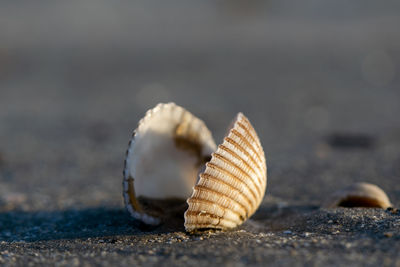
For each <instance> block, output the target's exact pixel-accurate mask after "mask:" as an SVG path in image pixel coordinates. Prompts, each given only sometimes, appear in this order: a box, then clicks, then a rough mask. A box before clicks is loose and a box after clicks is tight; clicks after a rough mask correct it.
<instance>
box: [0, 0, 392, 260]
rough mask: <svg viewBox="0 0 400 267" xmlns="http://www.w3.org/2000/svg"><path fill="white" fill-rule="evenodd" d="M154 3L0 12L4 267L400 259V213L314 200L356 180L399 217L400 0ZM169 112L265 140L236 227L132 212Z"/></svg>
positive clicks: (0, 7)
mask: <svg viewBox="0 0 400 267" xmlns="http://www.w3.org/2000/svg"><path fill="white" fill-rule="evenodd" d="M160 2H161V1H160ZM160 2H155V1H144V2H140V3H139V2H136V3H128V2H126V3H112V4H111V3H108V2H107V1H86V2H79V3H62V4H58V5H57V4H55V3H52V2H49V1H39V2H35V3H31V2H29V1H22V2H19V3H16V2H15V3H14V2H12V1H4V2H2V3H0V36H1V39H0V264H5V265H16V266H30V265H43V264H48V265H59V266H71V265H85V264H86V265H100V266H107V265H118V266H128V265H129V266H131V265H146V266H154V265H166V266H169V265H180V264H183V265H196V266H210V265H221V264H224V265H228V266H242V265H243V266H257V265H258V266H260V265H266V264H268V265H276V266H304V265H307V266H333V265H351V266H382V265H384V266H400V256H399V253H398V251H400V213H399V211H397V210H396V209H394V210H382V209H362V208H351V209H349V208H338V209H323V208H321V207H320V206H321V204H322V203H323V202H324V201H325V200H326V198H327V196H328V195H330V194H331V193H333V192H334V191H336V190H337V189H340V188H343V187H345V186H347V185H350V184H351V183H353V182H359V181H365V182H370V183H373V184H377V185H378V186H380V187H381V188H382V189H383V190H385V192H386V193H387V194H388V195H389V197H390V199H391V201H392V203H393V204H394V207H400V183H399V181H400V123H399V122H400V121H399V114H400V90H399V88H400V79H399V73H400V72H399V71H400V64H399V63H400V32H399V30H398V25H400V16H399V12H400V4H399V3H398V2H397V1H385V3H377V2H375V1H353V2H351V3H349V2H348V1H335V2H334V3H333V2H332V3H329V2H324V3H323V2H317V1H305V2H304V1H303V2H302V3H298V1H286V0H285V1H253V2H251V3H246V2H244V1H237V0H234V1H224V0H222V1H217V2H212V1H203V2H201V3H195V2H187V1H186V2H184V1H168V3H164V2H162V3H160ZM170 101H173V102H176V103H177V104H179V105H181V106H184V107H186V108H188V109H189V110H190V111H191V112H192V113H194V114H195V115H197V116H198V117H200V118H202V119H203V120H204V121H205V122H206V124H207V126H208V127H209V128H210V130H211V131H212V132H213V134H214V137H215V139H216V141H217V142H220V140H222V137H223V135H224V134H225V131H226V128H227V127H228V126H229V124H230V122H231V120H232V119H233V118H234V116H235V115H236V113H237V112H243V113H244V114H245V115H246V116H247V117H248V118H249V119H250V121H251V122H252V124H253V126H254V127H255V129H256V130H257V133H258V135H259V137H260V139H261V142H262V144H263V147H264V150H265V152H266V157H267V165H268V186H267V193H266V197H265V199H264V201H263V203H262V205H261V207H260V208H259V210H258V211H257V213H256V214H255V215H254V216H253V217H252V218H251V219H250V220H248V221H247V222H246V223H245V224H244V225H242V226H241V227H239V228H238V229H235V230H232V231H228V232H205V233H202V234H196V235H190V234H187V233H185V231H184V228H183V218H181V219H177V220H173V221H170V222H168V223H166V224H164V225H161V226H159V227H155V228H152V227H148V226H145V225H143V224H141V223H139V222H137V221H134V220H133V219H131V218H130V216H129V214H128V213H127V212H126V211H125V209H124V207H123V204H122V168H123V161H124V156H125V150H126V148H127V144H128V141H129V138H130V136H131V133H132V131H133V130H134V129H135V127H136V125H137V122H138V120H139V119H140V118H141V117H142V116H143V115H144V113H145V111H146V110H147V109H149V108H152V107H153V106H155V105H156V104H157V103H158V102H170ZM154 164H155V166H157V162H155V163H154Z"/></svg>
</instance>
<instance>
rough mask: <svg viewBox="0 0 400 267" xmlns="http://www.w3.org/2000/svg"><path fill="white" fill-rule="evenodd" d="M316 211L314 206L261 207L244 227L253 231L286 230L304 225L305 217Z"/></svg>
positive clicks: (316, 207) (317, 207) (316, 208)
mask: <svg viewBox="0 0 400 267" xmlns="http://www.w3.org/2000/svg"><path fill="white" fill-rule="evenodd" d="M318 210H319V206H315V205H314V206H313V205H290V206H285V207H280V206H278V205H261V206H260V207H259V209H258V210H257V212H256V213H255V214H254V215H253V216H252V217H251V218H250V220H248V221H247V222H245V224H244V227H246V228H248V229H253V230H255V231H260V230H266V231H272V232H275V231H282V230H287V229H290V228H293V227H299V226H300V225H303V224H305V223H306V218H307V216H309V215H310V214H312V213H315V212H316V211H318Z"/></svg>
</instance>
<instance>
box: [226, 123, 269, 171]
mask: <svg viewBox="0 0 400 267" xmlns="http://www.w3.org/2000/svg"><path fill="white" fill-rule="evenodd" d="M232 135H234V136H236V137H237V138H239V140H240V141H241V142H243V143H245V145H246V147H248V148H249V149H250V150H251V152H252V154H253V155H254V156H253V155H252V159H253V161H255V160H254V157H256V158H257V160H258V162H259V163H256V165H257V166H258V167H259V168H260V169H261V171H262V172H264V171H265V165H264V161H263V160H262V159H261V157H260V155H259V152H258V151H257V150H256V148H254V146H253V145H252V144H250V142H249V141H248V140H247V138H246V137H244V136H243V135H242V134H241V133H240V132H238V131H236V130H235V129H232ZM227 140H232V141H233V142H235V143H236V144H237V145H238V146H239V147H241V149H243V148H242V146H241V145H240V143H239V142H238V141H236V140H235V139H234V138H233V136H228V137H227ZM243 150H245V149H243ZM246 152H247V153H248V154H249V155H251V154H250V153H249V152H248V151H246Z"/></svg>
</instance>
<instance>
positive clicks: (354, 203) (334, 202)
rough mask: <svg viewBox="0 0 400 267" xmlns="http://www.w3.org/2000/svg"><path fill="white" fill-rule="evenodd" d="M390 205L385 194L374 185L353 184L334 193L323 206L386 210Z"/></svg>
mask: <svg viewBox="0 0 400 267" xmlns="http://www.w3.org/2000/svg"><path fill="white" fill-rule="evenodd" d="M391 206H392V204H391V203H390V200H389V198H388V196H387V195H386V193H385V192H384V191H383V190H382V189H381V188H379V187H378V186H376V185H374V184H369V183H362V182H361V183H355V184H352V185H350V186H348V187H346V188H344V189H342V190H339V191H337V192H335V193H334V194H333V195H332V197H331V198H329V199H328V200H327V201H326V202H325V203H324V204H323V207H325V208H334V207H365V208H383V209H387V208H389V207H391Z"/></svg>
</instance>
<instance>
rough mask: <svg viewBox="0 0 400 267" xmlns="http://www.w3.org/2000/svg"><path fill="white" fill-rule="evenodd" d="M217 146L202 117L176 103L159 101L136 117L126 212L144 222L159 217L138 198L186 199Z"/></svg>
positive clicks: (128, 165) (155, 221)
mask: <svg viewBox="0 0 400 267" xmlns="http://www.w3.org/2000/svg"><path fill="white" fill-rule="evenodd" d="M215 149H216V145H215V143H214V140H213V138H212V135H211V133H210V131H209V130H208V129H207V127H206V125H205V124H204V122H203V121H201V120H200V119H198V118H197V117H195V116H194V115H193V114H191V113H190V112H188V111H187V110H185V109H184V108H182V107H180V106H177V105H175V104H174V103H168V104H158V105H157V106H156V107H155V108H153V109H151V110H149V111H147V113H146V115H145V117H144V118H143V119H142V120H140V122H139V125H138V127H137V129H136V130H135V131H134V134H133V137H132V139H131V141H130V142H129V147H128V150H127V153H126V159H125V168H124V172H123V174H124V180H123V196H124V201H125V205H126V208H127V209H128V211H129V212H130V214H131V215H132V216H133V217H134V218H136V219H139V220H141V221H143V222H144V223H146V224H153V225H154V224H158V223H159V222H160V220H159V218H156V217H155V216H150V215H149V214H146V211H143V210H142V209H141V205H140V203H139V201H138V198H139V197H145V198H150V199H157V200H162V199H168V198H174V199H183V200H186V199H187V198H188V197H189V196H190V195H191V193H192V188H193V186H194V185H195V184H196V181H197V177H198V173H199V171H200V168H201V166H202V165H204V163H205V160H206V159H207V158H209V156H210V154H211V153H212V152H213V151H215Z"/></svg>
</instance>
